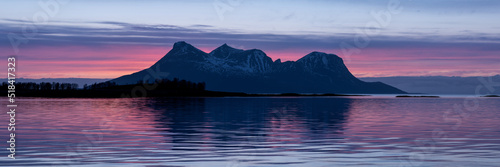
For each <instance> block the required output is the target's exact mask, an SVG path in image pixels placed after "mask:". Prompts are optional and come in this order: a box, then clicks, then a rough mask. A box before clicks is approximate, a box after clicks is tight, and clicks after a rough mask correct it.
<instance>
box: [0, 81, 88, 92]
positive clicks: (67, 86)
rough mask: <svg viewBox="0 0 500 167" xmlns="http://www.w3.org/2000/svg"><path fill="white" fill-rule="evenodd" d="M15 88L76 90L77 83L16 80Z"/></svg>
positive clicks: (4, 86) (4, 88)
mask: <svg viewBox="0 0 500 167" xmlns="http://www.w3.org/2000/svg"><path fill="white" fill-rule="evenodd" d="M8 86H9V84H8V83H7V82H3V83H2V86H1V89H2V90H6V89H7V87H8ZM14 86H15V88H16V90H20V91H23V90H24V91H39V90H43V91H45V90H76V89H78V84H76V83H59V82H52V83H50V82H41V83H35V82H16V83H15V84H14Z"/></svg>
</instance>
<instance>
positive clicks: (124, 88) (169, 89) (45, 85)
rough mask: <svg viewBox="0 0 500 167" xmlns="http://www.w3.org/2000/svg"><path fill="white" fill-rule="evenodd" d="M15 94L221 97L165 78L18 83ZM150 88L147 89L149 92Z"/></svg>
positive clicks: (201, 85) (195, 85) (198, 85)
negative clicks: (125, 82) (80, 83)
mask: <svg viewBox="0 0 500 167" xmlns="http://www.w3.org/2000/svg"><path fill="white" fill-rule="evenodd" d="M0 86H1V88H0V89H1V90H3V91H7V90H8V86H9V84H8V83H7V82H4V83H2V84H1V85H0ZM14 86H15V90H16V91H15V93H16V96H19V97H23V96H24V97H163V96H219V94H220V93H219V92H211V91H206V90H205V83H204V82H200V83H198V82H191V81H186V80H180V79H178V78H174V79H173V80H169V79H162V80H156V81H155V82H154V83H143V82H137V83H136V84H130V85H118V84H116V83H114V82H101V83H94V84H91V85H87V84H85V85H84V86H83V89H78V84H74V83H58V82H52V83H49V82H42V83H34V82H25V83H21V82H16V83H15V85H14ZM146 88H147V89H146Z"/></svg>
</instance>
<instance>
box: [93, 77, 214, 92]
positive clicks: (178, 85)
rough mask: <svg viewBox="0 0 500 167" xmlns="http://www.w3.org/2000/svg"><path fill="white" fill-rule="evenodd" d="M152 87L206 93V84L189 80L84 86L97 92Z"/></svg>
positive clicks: (102, 83)
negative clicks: (142, 86) (143, 86)
mask: <svg viewBox="0 0 500 167" xmlns="http://www.w3.org/2000/svg"><path fill="white" fill-rule="evenodd" d="M141 85H150V86H153V87H154V89H155V90H180V91H204V90H205V82H191V81H187V80H180V79H178V78H174V79H173V80H169V79H162V80H156V81H155V83H143V82H142V81H139V82H137V83H136V84H134V85H117V84H116V83H114V82H109V81H108V82H101V83H94V84H91V85H87V84H85V85H83V89H84V90H97V89H117V88H123V87H130V86H141Z"/></svg>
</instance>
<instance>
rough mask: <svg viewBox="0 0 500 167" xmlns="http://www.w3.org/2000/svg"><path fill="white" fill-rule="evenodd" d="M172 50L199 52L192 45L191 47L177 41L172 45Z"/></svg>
mask: <svg viewBox="0 0 500 167" xmlns="http://www.w3.org/2000/svg"><path fill="white" fill-rule="evenodd" d="M172 49H182V50H185V49H196V50H199V49H198V48H196V47H194V46H193V45H191V44H189V43H187V42H185V41H179V42H176V43H174V47H173V48H172Z"/></svg>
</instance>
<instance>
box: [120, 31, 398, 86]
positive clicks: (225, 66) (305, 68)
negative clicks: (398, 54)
mask: <svg viewBox="0 0 500 167" xmlns="http://www.w3.org/2000/svg"><path fill="white" fill-rule="evenodd" d="M148 69H149V71H150V70H160V71H161V72H168V73H169V76H167V77H166V78H180V79H186V80H190V81H194V82H206V83H207V90H214V91H228V92H245V93H406V92H404V91H402V90H399V89H397V88H394V87H392V86H389V85H386V84H384V83H381V82H364V81H361V80H359V79H357V78H356V77H354V75H352V74H351V73H350V72H349V70H348V69H347V67H346V66H345V64H344V63H343V60H342V58H340V57H339V56H337V55H335V54H327V53H323V52H318V51H314V52H311V53H309V54H307V55H305V56H304V57H302V58H300V59H298V60H297V61H286V62H281V59H277V60H275V61H273V60H272V59H271V58H270V57H269V56H267V55H266V53H265V52H263V51H262V50H259V49H249V50H242V49H236V48H233V47H231V46H229V45H227V44H223V45H221V46H219V47H217V48H216V49H214V50H212V51H211V52H209V53H206V52H204V51H202V50H200V49H198V48H196V47H194V46H193V45H191V44H189V43H187V42H184V41H179V42H176V43H174V45H173V47H172V49H171V50H170V51H169V52H168V53H167V54H166V55H165V56H164V57H162V58H161V59H160V60H159V61H158V62H156V63H155V64H154V65H152V66H151V67H150V68H148ZM148 69H145V70H142V71H139V72H136V73H133V74H130V75H125V76H121V77H118V78H116V79H113V80H111V81H112V82H116V83H117V84H133V83H137V81H139V80H144V81H146V82H149V83H152V82H154V78H152V77H149V78H148V79H144V77H145V76H148V75H150V74H148Z"/></svg>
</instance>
